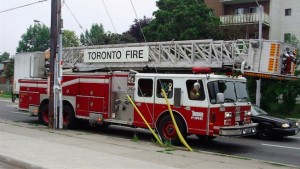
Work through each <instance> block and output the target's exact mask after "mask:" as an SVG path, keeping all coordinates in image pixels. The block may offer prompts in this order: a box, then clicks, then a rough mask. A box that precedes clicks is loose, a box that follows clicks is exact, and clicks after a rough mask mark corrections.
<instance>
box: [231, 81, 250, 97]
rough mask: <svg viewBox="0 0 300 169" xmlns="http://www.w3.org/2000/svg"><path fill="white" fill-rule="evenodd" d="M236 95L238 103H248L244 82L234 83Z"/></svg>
mask: <svg viewBox="0 0 300 169" xmlns="http://www.w3.org/2000/svg"><path fill="white" fill-rule="evenodd" d="M235 88H236V95H237V99H238V101H239V102H249V101H250V99H249V96H248V92H247V87H246V83H245V82H235Z"/></svg>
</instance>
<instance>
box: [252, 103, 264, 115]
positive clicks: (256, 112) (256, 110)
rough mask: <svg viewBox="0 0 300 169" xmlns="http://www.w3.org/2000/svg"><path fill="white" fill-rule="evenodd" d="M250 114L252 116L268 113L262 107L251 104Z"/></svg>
mask: <svg viewBox="0 0 300 169" xmlns="http://www.w3.org/2000/svg"><path fill="white" fill-rule="evenodd" d="M251 114H252V115H253V116H259V115H267V114H268V113H267V112H265V111H264V110H263V109H261V108H259V107H257V106H254V105H252V106H251Z"/></svg>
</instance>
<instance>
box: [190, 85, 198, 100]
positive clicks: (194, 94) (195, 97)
mask: <svg viewBox="0 0 300 169" xmlns="http://www.w3.org/2000/svg"><path fill="white" fill-rule="evenodd" d="M200 87H201V86H200V83H199V82H195V83H194V85H193V87H192V88H191V89H190V92H189V95H190V98H191V99H192V100H199V99H200V96H201V95H200V94H201V93H200Z"/></svg>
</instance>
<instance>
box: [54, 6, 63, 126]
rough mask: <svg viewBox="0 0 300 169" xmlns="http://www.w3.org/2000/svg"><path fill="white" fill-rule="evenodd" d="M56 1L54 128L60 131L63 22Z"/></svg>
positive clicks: (61, 119) (61, 116) (61, 115)
mask: <svg viewBox="0 0 300 169" xmlns="http://www.w3.org/2000/svg"><path fill="white" fill-rule="evenodd" d="M57 1H58V6H57V7H58V46H59V47H58V55H57V58H56V62H55V63H56V64H55V65H56V69H55V81H54V83H55V84H54V85H55V87H54V88H55V99H54V101H55V103H56V106H55V112H56V115H57V120H56V121H57V123H56V128H59V129H62V128H63V103H62V86H61V82H62V68H61V64H62V27H63V20H62V18H61V0H57Z"/></svg>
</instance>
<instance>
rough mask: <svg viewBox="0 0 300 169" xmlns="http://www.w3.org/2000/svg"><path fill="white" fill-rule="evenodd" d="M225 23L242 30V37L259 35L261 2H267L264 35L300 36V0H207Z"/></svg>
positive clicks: (264, 36) (299, 37)
mask: <svg viewBox="0 0 300 169" xmlns="http://www.w3.org/2000/svg"><path fill="white" fill-rule="evenodd" d="M205 3H206V5H207V6H208V7H209V8H211V9H213V11H214V14H215V15H216V16H219V17H220V21H221V22H222V26H224V27H228V28H229V29H230V30H232V29H236V28H238V29H237V30H239V32H240V34H239V37H238V38H246V39H250V38H258V32H259V30H258V22H259V7H258V4H259V5H262V6H263V19H262V32H263V34H262V37H263V38H264V39H271V40H280V41H285V42H288V41H289V40H290V38H291V35H295V36H296V37H297V39H300V30H299V27H300V0H205Z"/></svg>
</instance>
